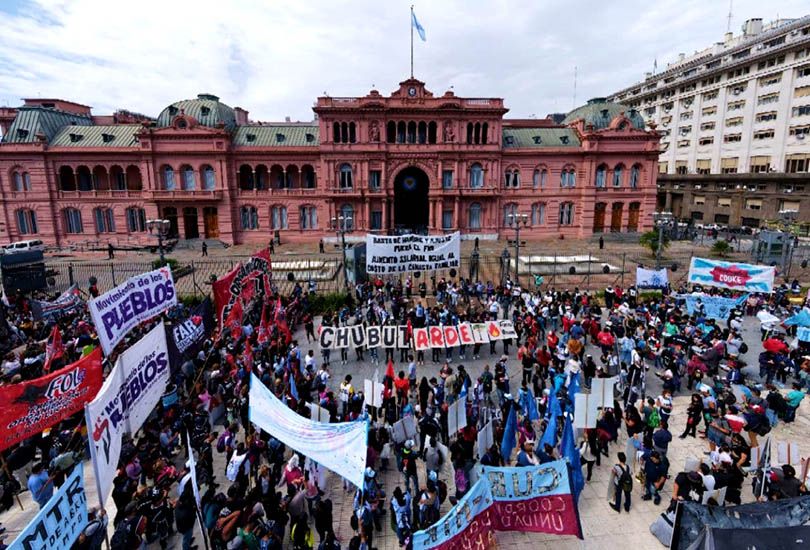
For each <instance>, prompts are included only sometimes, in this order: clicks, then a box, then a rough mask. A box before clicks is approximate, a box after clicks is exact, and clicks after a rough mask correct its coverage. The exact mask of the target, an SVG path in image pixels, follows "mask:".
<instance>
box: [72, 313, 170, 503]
mask: <svg viewBox="0 0 810 550" xmlns="http://www.w3.org/2000/svg"><path fill="white" fill-rule="evenodd" d="M169 370H170V369H169V353H168V351H167V350H166V332H165V330H164V328H163V325H162V324H157V325H155V328H153V329H152V330H150V331H149V332H148V333H147V334H146V335H145V336H144V337H143V338H141V339H140V340H138V342H136V343H135V344H134V345H133V346H131V347H130V348H129V349H128V350H126V351H125V352H124V353H122V354H121V355H120V356H119V357H118V361H116V363H115V367H113V370H112V371H111V372H110V375H109V376H108V377H107V380H105V381H104V386H103V387H102V388H101V391H99V393H98V395H97V396H96V398H95V399H94V400H93V401H92V402H90V403H88V404H87V406H86V408H85V415H86V417H87V431H88V438H89V439H90V454H91V455H92V457H93V465H94V467H95V471H96V480H97V483H98V490H99V495H100V500H101V502H104V501H105V500H106V499H107V497H108V496H109V494H110V491H111V490H112V481H113V478H114V477H115V471H116V469H117V468H118V459H119V457H120V455H121V436H122V435H123V434H125V433H130V434H134V433H135V432H136V431H138V429H139V428H140V427H141V426H142V425H143V423H144V422H145V421H146V419H147V417H148V416H149V415H150V414H151V412H152V409H154V408H155V406H156V405H157V403H158V401H159V400H160V397H161V395H163V392H165V391H166V384H167V383H168V381H169Z"/></svg>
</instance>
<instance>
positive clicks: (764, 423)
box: [752, 415, 771, 435]
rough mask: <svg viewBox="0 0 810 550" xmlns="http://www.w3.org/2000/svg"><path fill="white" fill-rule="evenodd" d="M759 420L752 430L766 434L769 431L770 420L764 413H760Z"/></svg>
mask: <svg viewBox="0 0 810 550" xmlns="http://www.w3.org/2000/svg"><path fill="white" fill-rule="evenodd" d="M760 416H761V418H760V422H759V424H757V425H756V426H755V427H754V429H753V430H752V431H753V432H754V433H755V434H757V435H768V433H770V431H771V421H770V420H768V417H767V416H765V415H760Z"/></svg>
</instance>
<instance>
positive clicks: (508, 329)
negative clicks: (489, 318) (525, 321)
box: [498, 321, 517, 339]
mask: <svg viewBox="0 0 810 550" xmlns="http://www.w3.org/2000/svg"><path fill="white" fill-rule="evenodd" d="M498 326H499V327H500V328H501V334H502V338H504V339H506V338H517V331H516V330H515V325H514V324H513V323H512V321H498Z"/></svg>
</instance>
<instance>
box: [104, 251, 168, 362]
mask: <svg viewBox="0 0 810 550" xmlns="http://www.w3.org/2000/svg"><path fill="white" fill-rule="evenodd" d="M176 305H177V292H176V291H175V288H174V279H173V278H172V270H171V269H169V268H168V267H161V268H160V269H156V270H154V271H150V272H149V273H141V274H140V275H135V276H134V277H130V278H129V279H127V280H126V282H124V283H122V284H120V285H118V286H117V287H115V288H114V289H112V290H110V291H109V292H105V293H104V294H102V295H101V296H99V297H98V298H96V299H94V300H92V301H91V302H90V304H89V306H90V315H91V316H92V317H93V323H94V324H95V325H96V331H97V332H98V339H99V342H101V347H102V349H103V350H104V353H106V354H107V355H109V354H110V353H112V350H113V349H114V348H115V346H116V344H118V342H120V341H121V339H122V338H123V337H124V336H126V335H127V333H128V332H129V331H130V330H132V327H135V326H137V325H138V324H140V323H142V322H144V321H146V320H148V319H151V318H152V317H154V316H155V315H157V314H159V313H161V312H162V311H164V310H165V309H167V308H169V307H172V306H176Z"/></svg>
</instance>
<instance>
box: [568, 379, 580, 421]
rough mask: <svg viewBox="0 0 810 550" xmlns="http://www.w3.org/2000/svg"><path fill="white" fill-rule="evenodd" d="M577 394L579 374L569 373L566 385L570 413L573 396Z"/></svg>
mask: <svg viewBox="0 0 810 550" xmlns="http://www.w3.org/2000/svg"><path fill="white" fill-rule="evenodd" d="M578 393H579V373H578V372H572V373H571V381H570V382H569V383H568V400H569V401H570V402H571V411H572V412H573V410H574V402H575V401H576V399H575V398H574V396H575V395H576V394H578Z"/></svg>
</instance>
